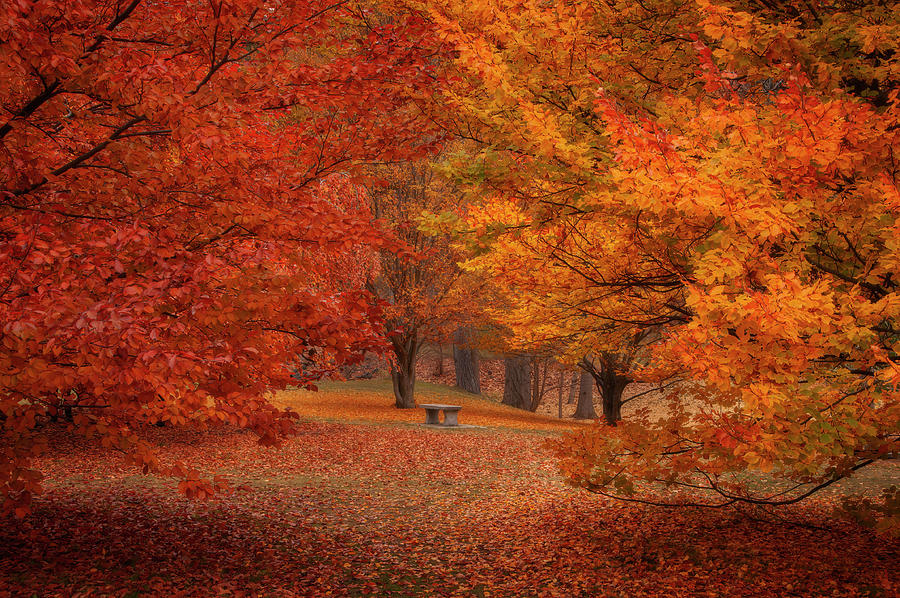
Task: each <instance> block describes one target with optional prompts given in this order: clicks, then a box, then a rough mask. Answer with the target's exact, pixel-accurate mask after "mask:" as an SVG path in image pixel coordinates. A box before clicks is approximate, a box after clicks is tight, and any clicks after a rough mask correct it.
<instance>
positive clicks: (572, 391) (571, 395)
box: [566, 372, 580, 405]
mask: <svg viewBox="0 0 900 598" xmlns="http://www.w3.org/2000/svg"><path fill="white" fill-rule="evenodd" d="M579 378H580V376H579V375H578V372H575V373H573V374H572V383H571V384H570V385H569V398H568V400H567V401H566V404H567V405H572V404H573V403H575V396H576V394H577V393H578V380H579Z"/></svg>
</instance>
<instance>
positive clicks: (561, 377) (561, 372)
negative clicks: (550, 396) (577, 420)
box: [558, 368, 566, 419]
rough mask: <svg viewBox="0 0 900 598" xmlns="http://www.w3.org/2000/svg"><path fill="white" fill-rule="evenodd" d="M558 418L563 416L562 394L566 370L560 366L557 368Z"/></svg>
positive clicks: (564, 390) (563, 392)
mask: <svg viewBox="0 0 900 598" xmlns="http://www.w3.org/2000/svg"><path fill="white" fill-rule="evenodd" d="M558 390H559V396H558V399H559V401H558V402H559V419H562V417H563V395H564V394H566V371H565V370H564V369H562V368H560V370H559V389H558Z"/></svg>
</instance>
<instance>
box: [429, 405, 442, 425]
mask: <svg viewBox="0 0 900 598" xmlns="http://www.w3.org/2000/svg"><path fill="white" fill-rule="evenodd" d="M425 423H426V424H435V425H437V424H440V423H441V420H440V419H439V415H438V410H437V409H426V410H425Z"/></svg>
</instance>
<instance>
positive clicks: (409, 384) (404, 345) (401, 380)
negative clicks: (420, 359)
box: [391, 333, 419, 409]
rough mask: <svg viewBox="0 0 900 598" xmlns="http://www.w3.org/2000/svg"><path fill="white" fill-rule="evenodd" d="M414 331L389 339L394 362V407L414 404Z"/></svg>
mask: <svg viewBox="0 0 900 598" xmlns="http://www.w3.org/2000/svg"><path fill="white" fill-rule="evenodd" d="M416 336H417V335H416V334H415V333H408V334H405V335H403V336H401V337H394V338H392V339H391V346H392V347H393V349H394V356H395V357H396V363H394V364H391V382H392V384H393V387H394V407H396V408H397V409H412V408H414V407H415V406H416V399H415V387H416V353H418V349H419V343H418V339H417V338H416Z"/></svg>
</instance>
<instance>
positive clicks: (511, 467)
mask: <svg viewBox="0 0 900 598" xmlns="http://www.w3.org/2000/svg"><path fill="white" fill-rule="evenodd" d="M373 389H374V390H373ZM312 397H317V398H316V400H314V399H313V398H312ZM312 397H311V396H310V394H309V393H305V392H301V391H296V392H290V393H286V394H284V395H281V396H280V397H279V401H282V402H284V403H287V404H291V405H292V406H294V407H295V408H296V409H297V410H299V411H301V412H303V413H307V414H308V415H309V416H315V419H308V420H307V421H305V423H303V424H301V426H300V428H301V429H300V434H299V435H298V436H297V437H296V438H293V439H291V440H290V441H289V442H287V443H286V444H285V445H284V446H283V447H281V448H278V449H263V448H260V447H258V446H257V445H256V444H255V442H254V440H253V438H252V436H251V435H249V434H246V433H241V432H236V431H232V430H221V431H217V432H214V433H208V434H204V435H200V434H195V433H186V432H183V431H178V430H173V429H158V428H153V429H152V430H149V431H148V434H151V435H152V436H153V438H154V440H155V441H156V442H157V443H158V444H159V445H160V446H161V447H162V450H163V453H164V454H165V455H166V456H167V458H172V459H176V458H177V459H185V460H189V461H192V462H193V463H195V464H196V465H198V466H200V467H201V468H203V469H205V470H208V471H210V472H212V471H216V472H218V473H222V474H225V475H227V476H228V477H229V478H230V479H231V480H232V482H233V483H235V484H236V485H245V486H246V487H245V488H242V489H240V490H237V491H236V492H234V493H232V494H230V495H223V496H219V497H217V498H215V499H212V500H207V501H202V502H197V501H190V500H187V499H184V498H182V497H180V496H179V495H178V494H177V492H176V491H175V490H174V488H173V486H174V484H173V483H172V482H170V481H168V480H164V479H159V478H154V477H150V476H141V475H136V474H135V472H134V471H133V470H132V469H130V468H127V467H125V466H123V465H122V464H121V461H120V460H119V459H117V458H116V457H115V456H113V455H109V454H108V453H104V452H103V451H101V450H100V449H97V448H93V447H89V446H84V445H80V444H73V443H71V441H66V440H64V439H60V440H59V442H58V443H57V444H56V446H54V449H53V454H52V455H51V456H50V457H48V458H47V459H46V460H45V462H44V463H43V465H44V466H45V470H46V471H48V472H49V475H48V479H47V480H46V486H47V492H46V494H45V495H44V496H43V497H42V498H41V499H39V500H38V501H37V502H36V504H35V509H34V514H33V516H31V517H30V518H28V519H26V520H13V519H8V520H4V521H3V522H2V527H0V596H6V595H14V596H19V595H22V596H33V595H36V596H55V595H62V596H70V595H78V596H99V595H116V596H142V595H146V596H161V595H164V596H200V595H223V596H228V595H232V596H516V597H518V596H810V595H826V596H883V597H889V596H896V595H898V594H900V579H898V575H900V574H898V566H900V556H898V555H900V544H898V543H897V542H896V541H890V540H887V539H885V538H883V537H879V536H877V535H874V534H872V533H869V532H866V531H863V530H860V529H858V528H854V527H852V526H849V525H846V524H840V523H836V522H832V521H830V520H828V519H826V518H825V516H824V515H823V513H825V512H826V509H827V508H828V505H827V503H825V502H819V503H813V504H810V505H806V506H803V507H798V508H797V509H795V510H793V511H791V512H790V513H788V514H787V515H788V516H789V517H790V522H773V521H760V520H758V519H753V518H750V517H748V516H747V515H745V514H740V513H735V512H733V511H722V512H709V511H664V510H658V509H653V508H645V507H640V506H631V505H623V504H621V503H612V502H609V501H606V500H603V499H600V498H598V497H596V496H593V495H590V494H588V493H585V492H582V491H579V490H576V489H573V488H568V487H566V486H565V485H563V484H562V483H561V481H560V480H559V478H558V476H557V474H556V471H555V467H554V463H553V460H552V458H551V457H550V456H549V454H548V453H547V450H546V449H545V448H544V442H545V441H546V439H547V438H548V435H549V434H552V433H554V432H552V431H551V430H553V429H554V425H556V427H557V429H558V427H559V426H558V424H555V423H554V422H552V421H551V420H546V419H543V418H540V417H532V418H530V419H529V417H527V416H523V415H522V414H521V413H518V412H513V413H510V412H508V411H507V410H506V409H505V408H502V407H499V406H495V405H492V404H488V403H481V402H479V401H478V400H477V399H474V398H471V397H465V396H464V395H459V394H449V393H443V392H442V391H440V390H439V389H438V388H437V387H428V388H426V389H425V390H424V392H423V396H422V397H420V401H425V400H443V401H449V400H456V401H459V402H462V403H463V404H464V407H463V411H462V412H461V417H460V419H461V421H463V422H465V423H471V424H477V425H481V426H485V427H484V428H469V429H464V430H443V429H434V428H425V427H424V426H420V425H416V424H413V423H408V422H418V421H419V420H420V419H422V411H421V410H416V411H412V412H409V411H407V412H397V411H395V410H392V409H391V408H390V407H389V405H390V397H389V396H388V394H387V393H386V392H384V388H383V383H375V384H368V386H367V385H366V384H359V383H356V384H351V385H329V386H328V387H326V390H325V391H324V392H322V393H320V394H318V395H312ZM465 401H468V403H466V402H465ZM361 406H365V408H362V407H361ZM313 407H315V408H313ZM367 415H368V416H370V417H367ZM342 419H345V420H356V421H362V420H370V421H369V423H354V424H349V423H345V422H342V421H339V420H342ZM331 420H335V421H331ZM896 473H897V471H896V469H889V470H887V471H881V472H876V475H879V476H882V477H884V476H887V477H890V476H895V475H896ZM882 481H884V480H883V479H878V480H872V482H873V484H875V483H877V482H882ZM825 500H828V499H827V498H826V499H825ZM804 522H805V523H807V524H813V525H816V526H818V527H820V528H825V529H815V528H812V527H809V526H803V525H799V524H798V523H804Z"/></svg>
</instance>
